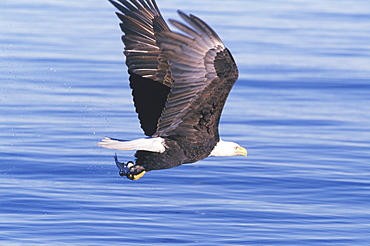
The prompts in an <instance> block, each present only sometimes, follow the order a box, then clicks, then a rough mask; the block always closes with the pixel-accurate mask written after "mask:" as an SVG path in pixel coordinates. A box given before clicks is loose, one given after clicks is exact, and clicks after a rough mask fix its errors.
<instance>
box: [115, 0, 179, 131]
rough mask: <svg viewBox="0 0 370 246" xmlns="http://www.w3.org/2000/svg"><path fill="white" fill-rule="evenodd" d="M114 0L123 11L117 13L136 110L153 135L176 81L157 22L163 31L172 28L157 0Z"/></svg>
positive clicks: (145, 128) (145, 127) (142, 124)
mask: <svg viewBox="0 0 370 246" xmlns="http://www.w3.org/2000/svg"><path fill="white" fill-rule="evenodd" d="M110 2H111V3H112V4H113V5H114V6H115V7H116V8H117V9H118V10H119V11H120V12H121V13H116V14H117V16H118V17H119V19H120V20H121V21H122V23H121V24H120V27H121V30H122V31H123V32H124V34H125V35H123V36H122V41H123V43H124V45H125V51H124V54H125V55H126V65H127V67H128V70H129V73H130V86H131V88H132V95H133V98H134V103H135V107H136V112H137V113H138V116H139V119H140V123H141V127H142V129H143V130H144V133H145V134H146V135H148V136H151V135H153V134H154V133H155V131H156V129H157V124H158V118H159V117H160V115H161V112H162V110H163V107H164V104H165V102H166V99H167V95H168V92H169V90H170V87H171V83H172V77H171V74H170V71H169V63H168V59H167V58H166V56H165V55H164V54H163V53H162V52H161V50H160V48H159V46H158V45H157V42H156V36H155V33H154V26H153V23H154V21H155V22H156V29H157V30H160V31H164V30H166V31H167V30H169V28H168V26H167V24H166V22H165V21H164V20H163V17H162V15H161V13H160V12H159V9H158V7H157V5H156V3H155V1H154V0H117V2H115V1H111V0H110ZM158 82H159V83H158Z"/></svg>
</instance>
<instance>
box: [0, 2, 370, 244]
mask: <svg viewBox="0 0 370 246" xmlns="http://www.w3.org/2000/svg"><path fill="white" fill-rule="evenodd" d="M158 4H159V6H160V7H161V9H162V11H163V14H164V15H165V17H166V18H177V17H176V12H175V11H176V9H182V10H184V11H186V12H191V13H193V14H196V15H198V16H200V17H202V18H203V19H204V20H206V21H207V22H208V23H209V24H210V25H211V26H212V27H214V29H216V30H217V32H218V33H219V35H220V36H221V38H222V39H223V41H224V43H225V44H226V45H227V46H228V48H229V49H230V50H231V51H232V52H233V54H234V57H235V59H236V61H237V63H238V66H239V70H240V79H239V81H238V82H237V84H236V85H235V87H234V89H233V91H232V93H231V95H230V97H229V99H228V102H227V105H226V107H225V110H224V114H223V117H222V120H221V126H220V131H221V135H222V136H223V139H224V140H231V141H235V142H238V143H240V144H241V145H242V146H244V147H246V148H247V149H248V151H249V155H248V157H246V158H244V157H229V158H215V157H212V158H208V159H205V160H203V161H200V162H197V163H195V164H190V165H183V166H181V167H177V168H173V169H169V170H160V171H153V172H150V173H148V174H146V175H145V176H144V177H143V178H142V179H140V180H138V181H130V180H128V179H126V178H122V177H120V176H119V175H118V170H117V168H116V166H115V165H114V160H113V155H114V153H115V152H114V151H112V150H107V149H103V148H99V147H97V146H96V144H97V142H98V141H99V140H100V139H101V138H102V137H104V136H110V137H117V138H124V139H135V138H139V137H142V136H143V134H142V132H141V129H140V127H139V124H138V120H137V116H136V114H135V112H134V109H133V105H132V101H131V97H130V90H129V87H128V83H127V73H126V67H125V64H124V59H123V55H122V49H123V47H122V44H121V41H120V35H121V33H120V30H119V27H118V20H117V18H116V17H115V15H114V11H115V9H114V8H113V7H112V6H110V4H109V3H108V1H104V0H101V1H98V0H94V1H86V0H84V1H67V0H59V1H46V0H36V1H26V0H12V1H10V0H4V1H1V3H0V41H1V42H0V80H1V87H0V113H1V117H0V129H1V130H0V140H1V142H0V162H1V165H0V177H1V178H0V245H43V244H44V245H143V244H149V245H164V244H168V245H202V246H203V245H369V244H370V233H369V232H370V209H369V204H370V165H369V163H370V162H369V160H370V95H369V94H370V66H369V64H370V59H369V57H370V43H369V40H370V2H369V1H365V0H355V1H339V0H333V1H329V0H328V1H296V0H282V1H267V0H262V1H258V2H256V1H245V0H232V1H211V0H205V1H201V2H200V1H195V0H191V1H170V0H158ZM133 154H134V152H118V155H119V158H120V160H121V161H128V160H132V159H133Z"/></svg>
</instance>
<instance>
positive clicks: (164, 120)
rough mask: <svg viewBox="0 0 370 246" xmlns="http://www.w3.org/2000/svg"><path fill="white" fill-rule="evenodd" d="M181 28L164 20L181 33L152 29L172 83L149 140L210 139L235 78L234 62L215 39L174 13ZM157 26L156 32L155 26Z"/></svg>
mask: <svg viewBox="0 0 370 246" xmlns="http://www.w3.org/2000/svg"><path fill="white" fill-rule="evenodd" d="M179 15H180V16H181V17H182V19H183V20H185V21H186V23H187V24H188V26H187V25H184V24H181V23H179V22H177V21H174V20H170V22H171V23H172V24H173V25H174V26H175V27H177V28H178V29H180V30H181V31H182V32H183V33H184V35H183V34H180V33H174V32H171V31H169V30H160V23H158V25H157V23H156V22H155V26H154V27H155V31H156V34H157V36H158V39H157V43H158V44H159V46H160V48H161V50H162V52H163V53H164V55H165V56H166V57H167V58H168V59H169V63H170V72H171V75H172V78H173V80H174V82H173V83H172V87H171V90H170V93H169V96H168V99H167V102H166V104H165V108H164V110H163V112H162V115H161V117H160V119H159V123H158V129H157V132H156V133H155V135H154V136H184V137H185V136H186V138H187V139H197V140H200V139H204V140H206V139H207V138H213V139H216V141H218V122H219V118H220V115H221V112H222V109H223V106H224V103H225V101H226V98H227V96H228V94H229V92H230V90H231V88H232V86H233V84H234V83H235V81H236V79H237V77H238V69H237V67H236V64H235V62H234V60H233V58H232V56H231V54H230V53H229V51H228V50H227V49H226V48H225V46H224V44H223V43H222V41H221V40H220V38H219V37H218V35H217V34H216V33H215V32H214V31H213V30H212V29H211V28H210V27H209V26H208V25H207V24H206V23H204V22H203V21H202V20H200V19H199V18H197V17H195V16H193V15H190V16H187V15H185V14H184V13H182V12H180V11H179ZM157 26H158V28H157Z"/></svg>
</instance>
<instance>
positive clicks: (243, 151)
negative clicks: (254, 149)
mask: <svg viewBox="0 0 370 246" xmlns="http://www.w3.org/2000/svg"><path fill="white" fill-rule="evenodd" d="M235 153H236V155H243V156H247V155H248V151H247V150H246V149H245V148H243V147H238V148H237V149H236V151H235Z"/></svg>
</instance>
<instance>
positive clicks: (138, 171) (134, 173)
mask: <svg viewBox="0 0 370 246" xmlns="http://www.w3.org/2000/svg"><path fill="white" fill-rule="evenodd" d="M114 160H115V162H116V165H117V167H118V169H119V175H120V176H122V177H123V176H126V177H127V178H128V179H131V180H138V179H139V178H141V177H142V176H144V174H145V168H143V167H142V166H140V165H135V164H134V162H132V161H129V162H127V163H126V164H125V163H124V162H119V161H118V157H117V154H116V155H115V156H114Z"/></svg>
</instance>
